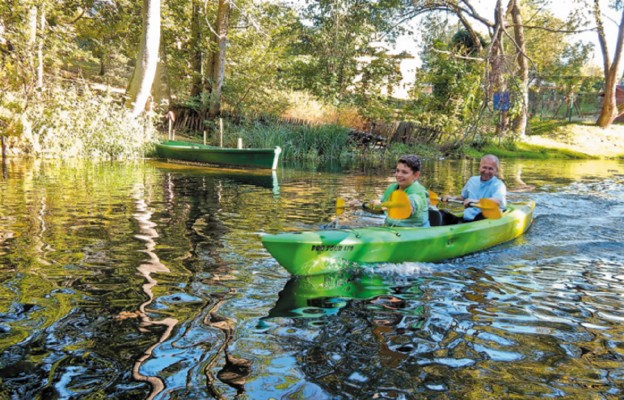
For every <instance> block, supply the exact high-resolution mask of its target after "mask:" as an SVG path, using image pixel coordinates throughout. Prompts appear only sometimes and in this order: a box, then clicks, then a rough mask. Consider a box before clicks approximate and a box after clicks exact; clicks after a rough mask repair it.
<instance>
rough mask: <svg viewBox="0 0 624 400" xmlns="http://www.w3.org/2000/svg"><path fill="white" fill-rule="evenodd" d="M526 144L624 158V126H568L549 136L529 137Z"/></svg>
mask: <svg viewBox="0 0 624 400" xmlns="http://www.w3.org/2000/svg"><path fill="white" fill-rule="evenodd" d="M525 142H526V143H529V144H534V145H539V146H543V147H554V148H565V149H569V150H574V151H578V152H581V153H585V154H589V155H592V156H600V157H604V158H614V157H617V156H622V157H624V125H616V124H614V125H611V126H610V127H609V128H607V129H601V128H599V127H597V126H590V125H572V126H566V127H563V128H560V129H558V130H556V131H555V132H553V133H552V134H549V135H544V136H527V138H526V140H525Z"/></svg>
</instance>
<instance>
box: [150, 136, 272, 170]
mask: <svg viewBox="0 0 624 400" xmlns="http://www.w3.org/2000/svg"><path fill="white" fill-rule="evenodd" d="M156 152H157V153H158V156H159V157H160V158H166V159H168V160H173V161H184V162H191V163H202V164H209V165H216V166H222V167H230V168H270V169H273V170H275V169H277V164H278V161H279V155H280V153H281V152H282V149H281V148H280V147H279V146H277V147H276V148H275V149H258V148H246V149H245V148H243V149H234V148H225V147H216V146H208V145H203V144H199V143H190V142H181V141H174V140H168V141H165V142H162V143H158V144H156Z"/></svg>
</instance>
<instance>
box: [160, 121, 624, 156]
mask: <svg viewBox="0 0 624 400" xmlns="http://www.w3.org/2000/svg"><path fill="white" fill-rule="evenodd" d="M529 125H530V128H531V129H529V131H528V132H529V134H527V135H526V136H525V137H524V138H522V139H520V140H517V141H513V142H511V141H508V140H507V141H501V142H500V143H499V142H498V141H497V140H496V139H492V138H490V139H489V140H487V141H485V142H484V143H480V144H471V145H466V146H463V147H461V148H458V149H455V150H453V151H448V150H446V151H445V150H444V146H443V145H440V144H420V143H415V144H405V143H391V144H389V145H387V146H385V145H384V146H379V145H377V144H375V143H372V142H371V143H359V144H354V142H353V138H351V142H350V144H351V146H350V147H351V148H352V150H345V143H346V142H349V139H348V138H347V139H345V138H344V137H342V138H341V135H344V134H345V132H346V134H349V133H348V130H346V129H345V128H341V127H331V128H328V127H327V126H325V127H322V126H317V127H312V128H310V127H301V128H285V127H282V128H275V127H260V126H254V127H252V128H249V127H248V128H242V129H241V130H239V131H238V132H236V133H233V132H229V133H226V134H225V135H224V137H226V138H227V139H225V142H233V141H235V140H236V138H234V136H236V135H238V136H239V137H241V136H242V137H243V140H244V143H245V146H246V147H273V144H272V143H271V142H273V141H274V140H276V139H277V138H278V137H279V138H281V139H277V140H281V141H282V143H287V144H286V146H284V144H279V143H278V145H280V146H282V148H284V147H286V149H287V150H286V157H285V158H287V159H297V160H307V161H310V160H311V161H323V160H326V159H336V158H341V159H344V158H353V159H360V160H364V161H378V162H384V161H387V160H389V161H393V160H395V159H396V157H398V156H400V155H402V154H405V153H416V154H419V155H420V156H422V157H423V158H450V159H461V158H468V159H480V158H481V157H482V156H483V155H485V154H495V155H496V156H498V157H500V158H502V159H505V158H509V159H510V158H520V159H570V160H573V159H624V125H621V124H613V125H611V126H610V127H609V128H607V129H603V128H600V127H598V126H596V125H594V124H591V123H583V122H561V121H533V122H531V123H530V124H529ZM257 129H259V130H260V131H262V130H266V131H272V132H273V133H272V134H270V135H266V136H269V137H271V139H272V140H268V141H267V140H266V139H267V138H266V137H265V138H264V139H261V138H260V137H262V136H265V135H264V134H263V133H259V132H254V131H255V130H257ZM166 135H167V134H166V132H165V133H164V134H161V136H162V137H163V138H166ZM289 136H290V138H289ZM310 136H312V137H310ZM324 136H327V137H324ZM176 138H177V139H179V140H186V141H191V142H193V141H195V142H200V141H201V140H202V138H201V137H197V136H194V135H188V134H181V135H176ZM332 138H333V139H332ZM211 141H212V142H214V138H213V139H212V140H211ZM208 144H211V143H210V141H209V142H208ZM224 145H225V144H224ZM293 147H294V149H293Z"/></svg>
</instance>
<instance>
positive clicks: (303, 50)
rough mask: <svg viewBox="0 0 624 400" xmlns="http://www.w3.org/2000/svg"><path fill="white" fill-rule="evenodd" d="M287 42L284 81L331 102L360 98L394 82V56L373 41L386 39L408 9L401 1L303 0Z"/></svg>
mask: <svg viewBox="0 0 624 400" xmlns="http://www.w3.org/2000/svg"><path fill="white" fill-rule="evenodd" d="M307 4H308V6H307V8H306V9H305V10H303V12H302V17H303V20H304V21H305V23H301V24H300V26H299V38H298V40H297V41H296V42H295V43H293V45H292V50H291V51H292V54H293V55H294V61H293V68H292V69H291V72H290V76H289V77H287V78H286V79H287V80H289V82H291V83H292V85H293V87H294V88H296V89H302V90H309V91H310V92H312V93H313V94H315V95H316V96H318V97H322V98H324V99H327V100H330V101H332V102H334V103H335V104H340V103H349V102H354V101H357V102H366V101H367V100H366V99H373V98H374V97H376V96H378V95H380V94H381V93H382V92H383V90H384V89H385V86H387V84H388V83H390V82H394V81H395V80H396V79H397V78H396V71H397V68H398V63H399V60H398V59H397V58H396V57H391V56H388V54H387V50H386V49H384V48H383V47H381V46H380V45H379V43H380V42H381V40H382V39H383V40H385V41H388V42H392V41H393V40H394V39H395V38H396V36H397V35H398V34H399V33H400V32H401V27H400V25H401V24H400V22H401V21H402V20H403V19H404V18H406V15H409V14H410V13H411V11H412V9H413V7H412V4H411V3H410V2H402V1H401V0H381V1H371V0H363V1H362V0H340V1H335V0H320V1H313V2H309V3H307Z"/></svg>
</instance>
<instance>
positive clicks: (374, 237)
mask: <svg viewBox="0 0 624 400" xmlns="http://www.w3.org/2000/svg"><path fill="white" fill-rule="evenodd" d="M534 209H535V202H533V201H528V202H526V203H518V204H510V205H508V207H507V210H506V211H505V212H504V213H503V215H502V217H501V218H499V219H485V220H481V221H476V222H469V223H463V224H456V225H444V226H434V227H428V228H413V227H387V226H377V227H366V228H349V229H328V230H318V231H305V232H293V233H278V234H273V235H270V234H267V235H263V236H262V244H263V245H264V247H265V248H266V249H267V250H268V251H269V253H271V255H272V256H273V257H274V258H275V259H276V260H277V262H279V264H280V265H282V266H283V267H284V268H285V269H286V270H287V271H288V272H290V273H291V274H292V275H317V274H325V273H329V272H335V271H340V270H342V269H344V268H348V267H349V266H350V265H352V264H353V263H356V264H358V265H363V264H371V263H380V262H387V263H402V262H435V261H441V260H446V259H451V258H456V257H461V256H464V255H466V254H470V253H474V252H477V251H481V250H485V249H487V248H490V247H492V246H495V245H497V244H500V243H504V242H507V241H509V240H512V239H514V238H516V237H518V236H520V235H522V234H523V233H524V232H526V231H527V229H529V227H530V226H531V223H532V222H533V210H534Z"/></svg>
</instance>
